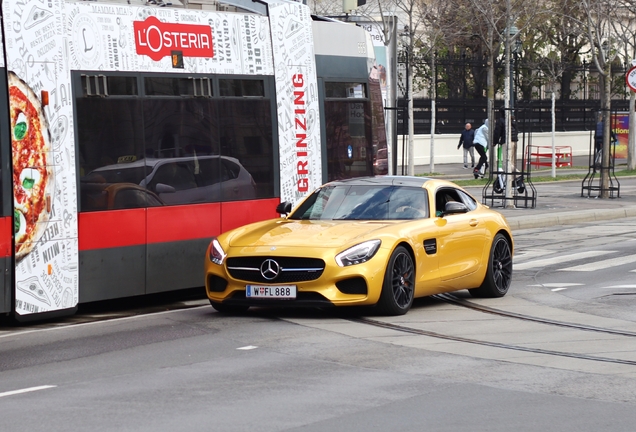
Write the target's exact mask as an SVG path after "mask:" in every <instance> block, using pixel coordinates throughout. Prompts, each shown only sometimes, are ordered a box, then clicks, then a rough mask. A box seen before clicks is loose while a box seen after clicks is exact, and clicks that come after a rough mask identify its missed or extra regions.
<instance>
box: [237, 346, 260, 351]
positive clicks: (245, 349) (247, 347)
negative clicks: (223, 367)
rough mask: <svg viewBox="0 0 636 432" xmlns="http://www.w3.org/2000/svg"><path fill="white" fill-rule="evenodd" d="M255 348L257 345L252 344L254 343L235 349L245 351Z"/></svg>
mask: <svg viewBox="0 0 636 432" xmlns="http://www.w3.org/2000/svg"><path fill="white" fill-rule="evenodd" d="M256 348H258V347H257V346H254V345H247V346H244V347H240V348H237V350H244V351H247V350H253V349H256Z"/></svg>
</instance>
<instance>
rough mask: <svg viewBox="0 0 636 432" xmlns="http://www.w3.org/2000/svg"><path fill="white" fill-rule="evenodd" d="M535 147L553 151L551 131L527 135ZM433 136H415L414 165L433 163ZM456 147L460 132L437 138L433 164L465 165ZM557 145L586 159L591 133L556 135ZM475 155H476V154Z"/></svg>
mask: <svg viewBox="0 0 636 432" xmlns="http://www.w3.org/2000/svg"><path fill="white" fill-rule="evenodd" d="M404 138H405V139H404V147H405V149H408V136H405V137H404ZM522 139H523V135H522V134H519V143H518V144H517V146H518V148H517V153H518V154H517V157H518V158H521V151H522V150H521V144H522V141H521V140H522ZM529 139H531V140H532V142H531V143H530V144H531V145H533V146H547V147H549V149H547V150H548V152H550V153H551V152H552V133H551V132H533V133H532V137H528V135H526V146H527V145H528V140H529ZM402 142H403V141H402V136H401V135H398V143H397V144H398V159H397V161H398V165H401V161H402ZM430 144H431V136H430V135H416V136H415V137H414V141H413V147H414V153H415V165H429V164H430V155H431V150H430ZM457 144H459V132H458V133H457V134H444V135H435V157H434V159H435V160H434V162H435V163H436V164H445V163H462V162H463V161H464V156H463V155H464V153H463V150H462V149H461V148H460V149H459V150H457ZM554 145H555V146H557V147H558V146H570V147H572V154H573V155H574V156H587V155H588V154H589V152H590V131H585V132H557V133H556V134H555V139H554ZM475 156H477V155H476V154H475Z"/></svg>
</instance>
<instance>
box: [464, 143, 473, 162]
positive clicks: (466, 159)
mask: <svg viewBox="0 0 636 432" xmlns="http://www.w3.org/2000/svg"><path fill="white" fill-rule="evenodd" d="M463 149H464V165H468V154H469V153H470V164H471V165H472V166H475V146H470V147H468V148H466V147H463Z"/></svg>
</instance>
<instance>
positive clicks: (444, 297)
mask: <svg viewBox="0 0 636 432" xmlns="http://www.w3.org/2000/svg"><path fill="white" fill-rule="evenodd" d="M432 297H433V298H435V299H437V300H440V301H443V302H445V303H449V304H453V305H455V306H459V307H463V308H468V309H471V310H474V311H477V312H481V313H487V314H492V315H496V316H500V317H505V318H511V319H517V320H523V321H530V322H534V323H538V324H545V325H550V326H557V327H563V328H568V329H574V330H580V331H587V332H597V333H603V334H607V335H614V336H616V335H618V336H625V337H636V332H630V331H626V330H616V329H610V328H603V327H596V326H589V325H582V324H576V323H570V322H565V321H557V320H550V319H544V318H540V317H533V316H529V315H524V314H518V313H514V312H507V311H502V310H499V309H494V308H489V307H487V306H481V305H477V304H475V303H471V302H469V301H467V300H463V299H460V298H458V297H456V296H454V295H451V294H438V295H435V296H432ZM348 320H349V321H351V322H355V323H359V324H364V325H369V326H374V327H380V328H384V329H388V330H393V331H397V332H401V333H408V334H412V335H420V336H428V337H431V338H436V339H443V340H448V341H453V342H462V343H468V344H474V345H481V346H487V347H491V348H501V349H506V350H514V351H522V352H527V353H531V354H544V355H550V356H557V357H567V358H573V359H578V360H589V361H595V362H604V363H615V364H625V365H632V366H636V360H627V359H620V358H614V357H604V356H596V355H591V354H583V353H576V352H567V351H557V350H550V349H543V348H534V347H527V346H522V345H514V344H509V343H502V342H492V341H487V340H481V339H474V338H469V337H463V336H454V335H448V334H443V333H439V332H435V331H430V330H424V329H418V328H414V327H409V326H406V325H403V324H393V323H387V322H384V321H379V320H377V319H373V318H349V319H348Z"/></svg>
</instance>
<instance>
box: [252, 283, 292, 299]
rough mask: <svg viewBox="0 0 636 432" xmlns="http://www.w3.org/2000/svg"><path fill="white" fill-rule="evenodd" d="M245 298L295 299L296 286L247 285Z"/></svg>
mask: <svg viewBox="0 0 636 432" xmlns="http://www.w3.org/2000/svg"><path fill="white" fill-rule="evenodd" d="M245 297H247V298H273V299H295V298H296V285H247V286H246V287H245Z"/></svg>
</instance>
